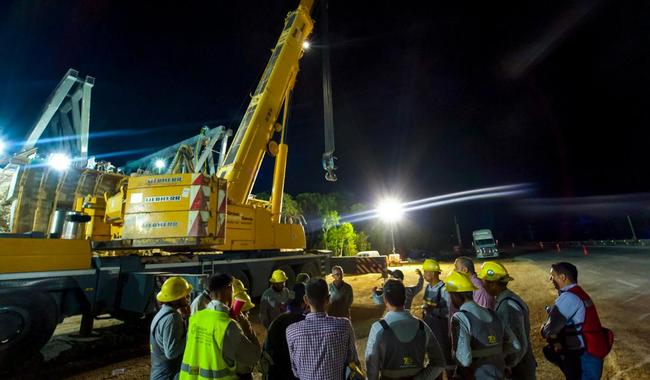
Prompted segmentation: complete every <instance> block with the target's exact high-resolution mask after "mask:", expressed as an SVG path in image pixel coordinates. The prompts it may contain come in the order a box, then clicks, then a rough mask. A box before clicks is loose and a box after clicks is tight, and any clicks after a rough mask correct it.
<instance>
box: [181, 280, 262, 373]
mask: <svg viewBox="0 0 650 380" xmlns="http://www.w3.org/2000/svg"><path fill="white" fill-rule="evenodd" d="M232 281H233V279H232V276H230V275H229V274H227V273H222V274H215V275H213V276H212V277H210V279H209V283H208V289H209V291H210V298H211V299H212V301H210V303H209V304H208V306H207V307H206V308H205V309H203V310H201V311H199V312H197V313H196V314H194V315H192V316H191V317H190V324H189V328H188V334H187V345H186V347H185V354H184V355H183V363H182V364H181V373H180V379H181V380H185V379H187V380H201V379H206V378H207V379H227V380H230V379H239V378H240V376H239V375H238V373H240V374H250V373H251V372H252V370H253V367H254V366H255V365H256V364H257V361H258V359H259V357H260V353H261V350H260V346H259V342H258V340H257V337H256V336H255V334H254V333H253V330H252V329H251V325H250V322H249V321H248V320H247V319H246V318H241V317H240V318H238V320H234V319H232V318H231V317H230V315H229V314H230V307H229V305H230V304H231V303H232V298H233V294H232V293H233V289H232Z"/></svg>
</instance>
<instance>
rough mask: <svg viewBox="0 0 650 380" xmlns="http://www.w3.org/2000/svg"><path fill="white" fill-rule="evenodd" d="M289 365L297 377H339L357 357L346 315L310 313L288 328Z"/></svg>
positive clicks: (321, 379) (326, 379)
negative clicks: (339, 316) (344, 316)
mask: <svg viewBox="0 0 650 380" xmlns="http://www.w3.org/2000/svg"><path fill="white" fill-rule="evenodd" d="M287 343H288V344H289V355H290V356H291V369H292V370H293V374H294V375H295V376H296V377H297V378H299V379H300V380H342V379H343V378H344V377H345V369H346V367H347V365H348V363H350V362H357V363H358V361H359V359H358V357H357V349H356V346H355V338H354V330H353V329H352V324H351V323H350V320H349V319H346V318H336V317H330V316H328V315H327V314H325V313H309V314H307V317H306V318H305V320H304V321H301V322H296V323H294V324H292V325H290V326H289V327H288V328H287Z"/></svg>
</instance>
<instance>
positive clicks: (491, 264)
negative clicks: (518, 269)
mask: <svg viewBox="0 0 650 380" xmlns="http://www.w3.org/2000/svg"><path fill="white" fill-rule="evenodd" d="M477 276H478V278H480V279H481V280H484V281H499V282H508V281H512V280H514V278H512V277H510V275H509V274H508V270H507V269H506V267H504V266H503V264H501V263H497V262H496V261H486V262H484V263H483V265H481V271H480V272H479V273H478V275H477Z"/></svg>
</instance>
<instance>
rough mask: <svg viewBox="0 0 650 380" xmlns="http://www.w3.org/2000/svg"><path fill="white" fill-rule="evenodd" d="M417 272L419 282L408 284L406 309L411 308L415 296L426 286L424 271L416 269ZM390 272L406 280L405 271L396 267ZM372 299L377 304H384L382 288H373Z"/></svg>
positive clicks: (397, 277)
mask: <svg viewBox="0 0 650 380" xmlns="http://www.w3.org/2000/svg"><path fill="white" fill-rule="evenodd" d="M415 273H416V274H417V275H418V276H419V279H418V283H417V284H416V285H415V286H406V303H405V304H404V308H405V309H406V310H410V309H411V304H412V303H413V298H415V296H416V295H417V294H418V293H420V290H422V287H423V286H424V277H422V271H420V270H419V269H416V270H415ZM388 274H389V275H390V277H392V278H395V279H397V280H400V281H402V282H404V272H402V271H401V270H399V269H395V270H394V271H388ZM372 301H373V302H374V304H375V305H383V304H384V298H383V296H382V290H381V289H378V288H377V287H374V288H372Z"/></svg>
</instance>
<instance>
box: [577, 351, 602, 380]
mask: <svg viewBox="0 0 650 380" xmlns="http://www.w3.org/2000/svg"><path fill="white" fill-rule="evenodd" d="M580 364H581V366H582V380H600V377H601V376H602V374H603V359H598V358H597V357H595V356H592V355H589V354H588V353H587V352H586V351H585V352H584V353H583V354H582V356H580Z"/></svg>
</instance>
